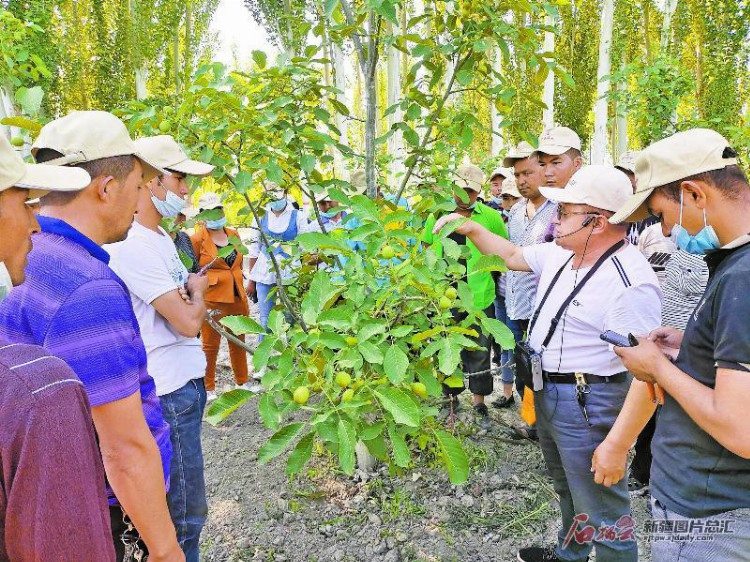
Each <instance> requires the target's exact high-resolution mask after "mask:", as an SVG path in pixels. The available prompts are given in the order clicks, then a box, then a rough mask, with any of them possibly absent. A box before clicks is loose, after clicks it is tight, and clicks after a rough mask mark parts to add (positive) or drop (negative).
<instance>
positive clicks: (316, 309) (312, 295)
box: [302, 234, 344, 324]
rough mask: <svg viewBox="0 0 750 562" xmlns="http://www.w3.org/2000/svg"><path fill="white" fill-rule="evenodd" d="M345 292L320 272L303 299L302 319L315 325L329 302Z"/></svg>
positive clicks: (325, 274) (315, 276) (324, 273)
mask: <svg viewBox="0 0 750 562" xmlns="http://www.w3.org/2000/svg"><path fill="white" fill-rule="evenodd" d="M302 236H304V234H303V235H302ZM343 290H344V288H343V287H336V286H335V285H332V284H331V282H330V279H329V276H328V274H327V273H326V272H325V271H318V272H317V273H316V274H315V275H314V276H313V279H312V282H311V283H310V289H309V290H308V291H307V294H306V295H305V298H304V299H302V317H303V319H304V320H305V322H307V323H308V324H314V323H315V321H316V320H317V318H318V315H319V314H320V313H321V312H323V310H325V309H326V308H328V303H329V301H331V300H332V299H333V298H334V297H335V296H337V295H338V294H339V293H341V291H343Z"/></svg>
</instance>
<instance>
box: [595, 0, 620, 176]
mask: <svg viewBox="0 0 750 562" xmlns="http://www.w3.org/2000/svg"><path fill="white" fill-rule="evenodd" d="M614 11H615V3H614V0H604V4H603V6H602V25H601V31H600V32H599V68H598V70H597V72H596V78H597V84H596V103H595V104H594V135H593V137H592V139H591V163H592V164H604V163H605V162H606V161H607V152H608V151H607V144H608V143H607V117H608V107H609V99H608V95H607V94H608V93H609V85H610V80H609V78H605V77H606V76H609V74H610V67H611V64H610V60H609V57H610V52H611V47H612V20H613V17H614Z"/></svg>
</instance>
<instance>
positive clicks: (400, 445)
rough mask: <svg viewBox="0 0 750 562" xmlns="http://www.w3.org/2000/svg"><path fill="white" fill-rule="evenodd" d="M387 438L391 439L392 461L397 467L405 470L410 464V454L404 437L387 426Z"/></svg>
mask: <svg viewBox="0 0 750 562" xmlns="http://www.w3.org/2000/svg"><path fill="white" fill-rule="evenodd" d="M388 437H390V439H391V445H392V446H393V460H394V462H395V463H396V465H397V466H400V467H401V468H406V467H408V466H409V463H410V462H411V453H410V452H409V447H408V446H407V445H406V441H405V440H404V436H403V435H401V434H400V433H399V432H398V431H396V428H394V427H392V426H388Z"/></svg>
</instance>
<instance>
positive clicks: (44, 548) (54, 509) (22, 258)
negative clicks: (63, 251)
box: [0, 134, 115, 562]
mask: <svg viewBox="0 0 750 562" xmlns="http://www.w3.org/2000/svg"><path fill="white" fill-rule="evenodd" d="M90 181H91V178H90V177H89V175H88V174H87V173H86V172H85V171H84V170H79V169H73V168H71V169H69V170H59V169H57V168H54V167H52V166H39V165H35V166H29V165H26V164H24V162H23V160H21V158H20V157H19V156H18V155H17V154H16V153H15V152H14V151H13V149H12V148H11V146H10V143H9V142H8V140H7V139H6V138H5V136H4V135H2V134H0V268H1V269H2V271H3V274H4V275H3V276H4V277H5V278H6V280H7V282H8V283H9V285H10V286H12V285H14V284H15V285H18V284H20V283H23V280H24V268H25V267H26V256H27V255H28V253H29V251H30V250H31V234H32V233H33V232H37V231H38V230H39V225H38V224H37V222H36V219H35V218H34V214H33V213H32V211H31V208H30V207H29V206H28V205H27V200H28V198H29V190H30V189H33V190H34V196H38V195H40V194H41V193H39V190H69V191H76V190H79V189H83V188H84V187H86V186H87V185H88V183H89V182H90ZM42 193H43V192H42ZM71 529H75V530H76V531H75V532H70V530H71ZM114 559H115V551H114V548H113V547H112V533H111V530H110V525H109V514H108V510H107V499H106V496H105V495H104V469H103V467H102V460H101V457H100V456H99V449H98V448H97V446H96V438H95V435H94V426H93V424H92V422H91V414H90V412H89V403H88V400H87V399H86V392H85V391H84V389H83V385H81V381H79V380H78V379H77V378H76V376H75V373H73V372H72V371H71V370H70V367H68V366H67V365H66V364H65V363H64V362H63V361H62V360H61V359H59V358H57V357H52V356H51V355H50V354H49V353H48V352H47V351H46V350H45V349H43V348H41V347H39V346H36V345H28V344H22V343H15V342H10V341H6V340H4V339H0V560H2V561H7V560H13V561H15V562H31V561H36V560H78V561H81V562H113V561H114Z"/></svg>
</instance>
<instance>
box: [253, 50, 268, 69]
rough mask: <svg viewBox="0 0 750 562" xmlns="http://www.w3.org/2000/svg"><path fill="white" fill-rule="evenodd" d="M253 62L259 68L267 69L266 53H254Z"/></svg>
mask: <svg viewBox="0 0 750 562" xmlns="http://www.w3.org/2000/svg"><path fill="white" fill-rule="evenodd" d="M252 57H253V61H254V62H255V64H257V65H258V68H261V69H263V68H265V67H266V63H267V62H268V57H267V56H266V53H264V52H263V51H253V52H252Z"/></svg>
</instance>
